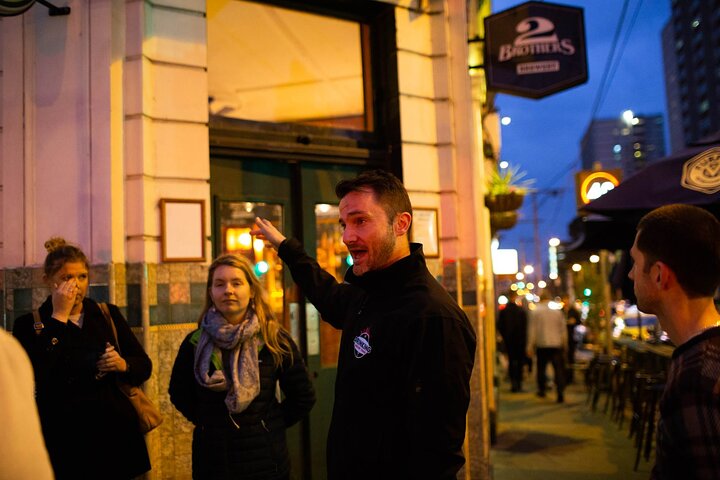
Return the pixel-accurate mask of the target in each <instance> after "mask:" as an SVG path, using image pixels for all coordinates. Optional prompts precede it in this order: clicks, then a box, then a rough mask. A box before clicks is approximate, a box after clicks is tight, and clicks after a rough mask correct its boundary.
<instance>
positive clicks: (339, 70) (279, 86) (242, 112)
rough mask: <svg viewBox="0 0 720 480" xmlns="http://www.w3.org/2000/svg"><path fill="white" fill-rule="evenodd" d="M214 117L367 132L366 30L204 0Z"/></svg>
mask: <svg viewBox="0 0 720 480" xmlns="http://www.w3.org/2000/svg"><path fill="white" fill-rule="evenodd" d="M207 18H208V22H207V25H208V82H209V109H210V114H211V115H214V116H220V117H227V118H234V119H242V120H251V121H260V122H273V123H298V124H304V125H315V126H323V127H333V128H341V129H349V130H365V131H371V130H373V125H372V124H373V122H372V111H371V110H372V108H371V107H370V106H371V105H372V99H371V98H368V97H369V96H370V92H371V91H372V90H371V88H370V86H369V85H368V84H369V83H370V80H369V78H370V75H369V73H370V72H369V62H367V61H364V56H363V55H364V50H367V48H365V49H364V48H363V44H365V43H367V40H364V39H367V29H366V27H365V26H364V25H362V24H361V23H358V22H354V21H348V20H342V19H338V18H332V17H327V16H321V15H315V14H311V13H306V12H300V11H296V10H289V9H285V8H280V7H276V6H272V5H266V4H260V3H254V2H246V1H240V0H233V1H227V0H208V2H207Z"/></svg>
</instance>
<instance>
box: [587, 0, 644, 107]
mask: <svg viewBox="0 0 720 480" xmlns="http://www.w3.org/2000/svg"><path fill="white" fill-rule="evenodd" d="M642 2H643V0H639V1H638V3H637V5H636V6H635V11H634V12H633V16H632V18H631V19H630V23H628V27H627V29H626V30H625V36H624V37H623V40H622V43H621V44H620V50H619V53H618V54H617V55H616V57H615V63H614V64H613V66H612V68H611V70H610V73H609V74H608V80H607V88H606V89H605V92H604V94H603V95H602V99H601V100H600V106H602V104H603V103H605V98H607V94H608V93H609V92H610V86H611V85H612V82H613V78H615V73H616V72H617V70H618V67H619V66H620V63H621V61H622V57H623V53H625V47H626V46H627V44H628V43H629V40H630V34H631V33H632V30H633V27H634V26H635V21H636V20H637V18H638V15H639V13H640V7H641V6H642ZM598 108H599V107H598ZM593 117H594V115H593Z"/></svg>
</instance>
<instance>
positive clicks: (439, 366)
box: [279, 239, 475, 480]
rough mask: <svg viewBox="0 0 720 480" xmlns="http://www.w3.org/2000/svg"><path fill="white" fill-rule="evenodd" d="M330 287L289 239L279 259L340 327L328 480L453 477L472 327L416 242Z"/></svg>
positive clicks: (471, 354)
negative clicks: (395, 257) (397, 256)
mask: <svg viewBox="0 0 720 480" xmlns="http://www.w3.org/2000/svg"><path fill="white" fill-rule="evenodd" d="M411 250H412V253H411V254H410V255H409V256H408V257H405V258H403V259H401V260H399V261H397V262H395V263H393V264H392V265H390V266H389V267H387V268H385V269H382V270H376V271H370V272H368V273H366V274H364V275H362V276H360V277H358V276H355V275H354V274H353V273H352V270H349V271H348V273H347V275H346V277H345V280H346V283H342V284H339V283H337V281H336V280H335V279H334V277H332V276H331V275H330V274H328V273H327V272H325V271H324V270H323V269H322V268H320V266H319V265H318V264H317V262H316V261H315V260H314V259H312V258H310V257H309V256H308V255H307V254H306V253H305V251H304V250H303V248H302V245H301V244H300V243H299V242H298V241H297V240H295V239H288V240H286V241H284V242H283V243H282V244H281V245H280V248H279V255H280V257H281V258H282V259H283V261H285V262H286V263H287V265H288V266H289V268H290V271H291V273H292V276H293V278H294V279H295V281H296V282H297V283H298V284H299V285H300V286H301V287H302V289H303V291H304V293H305V294H306V295H307V296H308V298H309V299H310V301H311V302H312V303H313V305H315V307H316V308H317V309H318V310H319V312H320V313H321V315H322V318H323V320H325V321H327V322H329V323H330V324H331V325H333V326H334V327H335V328H338V329H342V338H341V341H340V353H339V359H338V369H337V379H336V383H335V404H334V408H333V415H332V421H331V425H330V432H329V434H328V442H327V445H328V447H327V452H328V453H327V455H328V459H327V461H328V476H329V478H330V479H342V480H348V479H355V478H362V479H367V478H432V479H444V478H454V477H455V474H456V472H457V471H458V470H459V469H460V468H461V467H462V465H463V463H464V458H463V454H462V445H463V441H464V438H465V416H466V412H467V408H468V403H469V400H470V386H469V382H470V374H471V372H472V367H473V360H474V355H475V333H474V331H473V329H472V326H471V325H470V322H469V321H468V319H467V317H466V316H465V313H464V312H463V311H462V309H460V307H459V306H458V305H457V303H456V302H455V301H454V300H453V299H452V298H451V297H450V295H448V293H447V292H446V291H445V290H444V289H443V288H442V286H441V285H440V284H439V283H438V282H437V281H436V280H435V279H434V278H433V277H432V275H431V274H430V272H429V271H428V269H427V267H426V265H425V259H424V257H423V254H422V246H421V245H419V244H412V245H411Z"/></svg>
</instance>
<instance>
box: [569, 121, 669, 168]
mask: <svg viewBox="0 0 720 480" xmlns="http://www.w3.org/2000/svg"><path fill="white" fill-rule="evenodd" d="M663 128H664V127H663V117H662V115H660V114H654V115H632V112H629V111H628V113H627V115H625V116H623V117H618V118H598V119H594V120H593V121H592V122H591V123H590V126H589V127H588V129H587V130H586V132H585V135H583V138H582V141H581V153H580V155H581V159H582V167H583V170H591V169H593V168H595V167H599V168H602V169H611V168H620V169H622V171H623V176H624V177H628V176H630V175H632V174H633V173H635V172H637V171H638V170H640V169H642V168H643V167H644V166H645V165H647V164H648V163H650V162H652V161H654V160H657V159H660V158H663V157H664V156H665V135H664V132H663Z"/></svg>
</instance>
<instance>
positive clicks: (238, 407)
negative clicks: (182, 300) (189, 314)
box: [195, 307, 261, 413]
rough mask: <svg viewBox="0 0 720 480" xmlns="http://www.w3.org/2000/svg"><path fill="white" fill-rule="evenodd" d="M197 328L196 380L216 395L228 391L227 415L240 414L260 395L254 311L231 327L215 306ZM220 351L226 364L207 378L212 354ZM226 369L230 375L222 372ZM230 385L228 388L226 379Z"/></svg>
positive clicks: (259, 340)
mask: <svg viewBox="0 0 720 480" xmlns="http://www.w3.org/2000/svg"><path fill="white" fill-rule="evenodd" d="M200 328H201V329H202V333H201V335H200V340H199V341H198V345H197V348H196V349H195V379H196V380H197V382H198V383H199V384H200V385H201V386H203V387H206V388H209V389H210V390H212V391H215V392H222V391H225V390H227V391H228V393H227V396H226V397H225V405H226V406H227V408H228V411H229V412H230V413H240V412H242V411H243V410H245V409H246V408H247V407H248V405H250V403H252V401H253V400H254V399H255V397H257V396H258V394H259V393H260V369H259V362H258V350H259V348H260V346H261V339H260V335H258V333H259V332H260V322H259V321H258V318H257V315H256V314H255V312H254V311H253V310H248V315H247V316H246V317H245V320H244V321H243V322H241V323H240V324H238V325H232V324H230V323H228V322H227V320H225V318H224V317H223V316H222V315H221V314H220V312H218V311H217V310H216V309H215V308H214V307H213V308H211V309H210V310H208V312H207V313H206V314H205V317H204V318H203V320H202V322H201V324H200ZM215 349H220V350H223V351H224V353H226V354H228V355H229V362H228V363H226V362H225V361H223V365H224V368H223V370H215V371H214V372H213V373H212V375H210V373H209V372H210V363H211V357H212V354H213V351H214V350H215ZM225 369H229V372H227V374H229V375H227V374H226V372H225V371H224V370H225ZM228 376H229V377H230V379H231V380H232V384H231V385H228V381H227V377H228Z"/></svg>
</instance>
